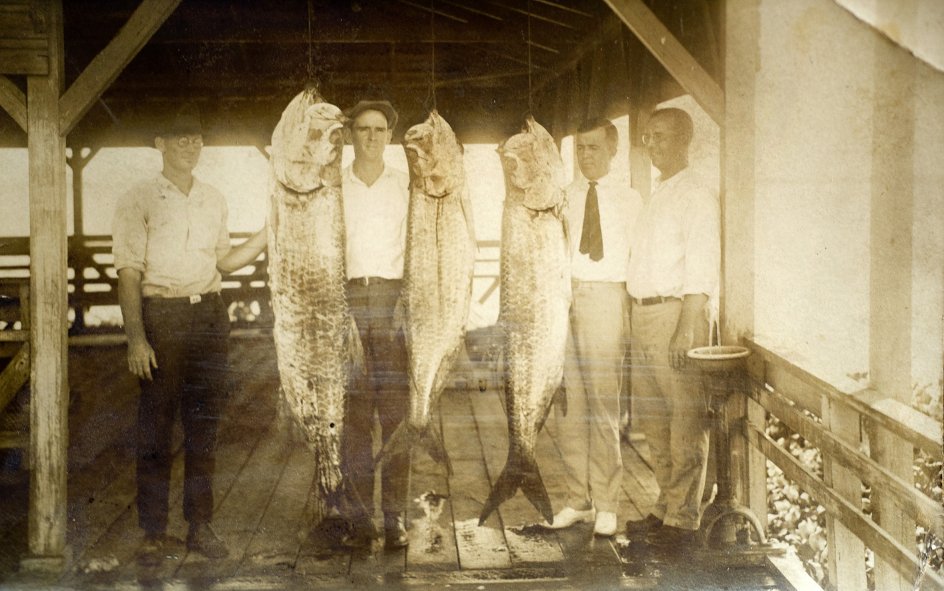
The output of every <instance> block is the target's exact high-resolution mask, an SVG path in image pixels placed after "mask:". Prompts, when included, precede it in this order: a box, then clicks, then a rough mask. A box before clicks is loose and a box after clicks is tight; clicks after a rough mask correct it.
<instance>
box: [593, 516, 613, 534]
mask: <svg viewBox="0 0 944 591" xmlns="http://www.w3.org/2000/svg"><path fill="white" fill-rule="evenodd" d="M615 533H616V513H610V512H609V511H600V512H599V513H597V520H596V523H594V524H593V535H595V536H602V537H604V538H609V537H611V536H612V535H613V534H615Z"/></svg>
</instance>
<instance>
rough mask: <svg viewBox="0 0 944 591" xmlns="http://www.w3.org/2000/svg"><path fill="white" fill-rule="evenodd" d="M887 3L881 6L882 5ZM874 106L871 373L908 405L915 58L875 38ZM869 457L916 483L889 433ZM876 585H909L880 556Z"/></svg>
mask: <svg viewBox="0 0 944 591" xmlns="http://www.w3.org/2000/svg"><path fill="white" fill-rule="evenodd" d="M880 4H882V3H880ZM875 46H876V47H875V60H874V66H873V68H874V75H875V86H874V89H875V95H874V98H873V106H872V122H873V123H872V146H873V147H872V202H871V216H870V220H871V230H870V232H871V241H870V243H869V244H870V260H871V273H870V275H869V281H870V302H871V305H870V309H871V314H870V333H869V377H870V381H871V384H870V385H871V388H872V389H874V390H877V391H878V392H880V393H881V394H882V395H883V396H884V397H888V398H893V399H896V400H898V401H900V402H903V403H905V404H908V403H910V402H911V396H912V393H911V383H912V380H911V373H912V372H911V364H912V361H911V353H912V339H911V326H912V316H911V314H912V293H911V290H912V282H913V281H914V280H913V277H912V226H913V224H914V212H913V209H914V208H913V204H914V174H915V172H914V171H915V169H914V141H915V140H914V138H915V104H914V101H915V95H914V94H913V90H910V89H913V88H914V84H915V80H916V72H915V58H914V57H913V56H912V55H911V54H909V53H908V52H907V51H905V50H903V49H901V48H900V47H897V46H895V45H893V44H890V43H888V42H886V40H885V39H883V38H879V37H878V36H877V35H876V40H875ZM869 449H870V451H871V454H872V457H873V458H874V459H875V460H876V461H877V462H879V463H880V464H881V465H882V466H884V467H886V468H888V469H889V470H890V471H891V472H893V473H895V474H896V475H898V476H900V477H901V478H902V479H904V480H905V481H906V482H911V483H913V482H914V474H913V473H912V465H913V464H914V448H913V446H912V445H911V444H909V443H908V442H906V441H903V440H902V439H900V438H898V437H895V436H894V435H892V434H891V433H889V432H888V431H887V430H885V429H882V428H880V427H876V428H874V429H872V430H871V431H870V432H869ZM883 492H884V491H881V490H878V489H877V488H873V489H872V495H873V496H872V508H873V511H874V517H875V519H876V521H877V522H878V523H879V524H880V525H881V526H882V528H883V529H885V530H886V531H887V532H888V533H889V534H890V535H891V536H892V537H894V538H895V539H896V540H898V541H899V542H901V544H902V545H903V546H904V547H905V548H908V549H909V550H911V551H915V522H914V520H913V519H909V518H908V517H907V515H906V514H904V513H903V512H902V511H900V510H899V509H898V508H897V507H896V506H895V503H894V502H893V499H891V498H890V497H889V494H888V493H886V494H883ZM875 588H876V589H883V590H884V589H889V590H893V591H898V590H900V591H905V590H906V589H912V588H913V586H912V581H911V580H910V578H909V577H903V576H901V575H900V574H899V573H898V572H897V570H896V569H895V568H894V567H893V566H892V565H891V564H889V563H888V562H886V561H884V560H881V559H880V558H876V560H875Z"/></svg>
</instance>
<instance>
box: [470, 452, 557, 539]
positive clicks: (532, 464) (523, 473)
mask: <svg viewBox="0 0 944 591" xmlns="http://www.w3.org/2000/svg"><path fill="white" fill-rule="evenodd" d="M519 488H520V489H521V491H522V492H523V493H524V496H525V497H527V499H528V500H529V501H531V504H532V505H534V508H535V509H537V510H538V512H539V513H541V516H542V517H544V519H545V520H547V522H548V523H551V522H553V521H554V511H553V510H552V509H551V500H550V498H549V497H548V495H547V488H546V487H545V486H544V480H543V479H542V478H541V472H540V471H539V470H538V464H537V462H536V461H535V459H534V456H533V455H529V454H523V453H521V452H520V451H516V450H515V448H512V449H510V450H509V452H508V461H507V462H506V463H505V469H504V470H502V473H501V475H500V476H499V477H498V480H496V481H495V485H494V486H493V487H492V492H491V493H489V495H488V499H487V500H486V501H485V506H484V507H483V508H482V513H481V514H480V515H479V525H483V524H484V523H485V520H486V519H488V517H489V515H491V514H492V513H493V512H494V511H495V509H497V508H498V506H499V505H501V504H502V503H504V502H505V501H507V500H508V499H510V498H511V497H513V496H515V493H516V492H518V489H519Z"/></svg>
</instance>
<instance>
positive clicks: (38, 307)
mask: <svg viewBox="0 0 944 591" xmlns="http://www.w3.org/2000/svg"><path fill="white" fill-rule="evenodd" d="M34 6H35V9H36V10H37V11H41V12H42V13H43V14H42V17H44V22H46V23H47V26H48V29H47V31H48V35H49V74H48V75H46V76H29V77H28V78H27V121H28V130H29V133H28V146H29V179H30V180H29V197H30V199H29V201H30V295H31V301H30V303H31V306H30V323H31V330H30V349H31V352H32V355H33V358H32V364H31V367H30V392H31V396H32V399H31V403H30V459H31V464H32V470H31V472H30V507H29V556H27V557H26V558H24V559H23V561H22V567H23V569H24V570H26V571H42V572H53V573H54V572H61V571H62V570H63V569H64V568H65V567H66V564H67V562H68V556H67V555H68V549H67V547H66V465H67V461H66V449H67V445H68V439H69V438H68V420H67V419H68V380H67V364H66V359H67V346H68V345H67V340H66V322H67V311H68V301H67V287H68V282H67V275H66V269H67V267H66V235H67V234H66V184H65V183H66V170H65V166H66V151H65V137H64V136H63V135H62V134H61V133H60V131H59V96H60V95H61V93H62V81H63V44H62V3H61V0H45V1H37V2H36V3H34Z"/></svg>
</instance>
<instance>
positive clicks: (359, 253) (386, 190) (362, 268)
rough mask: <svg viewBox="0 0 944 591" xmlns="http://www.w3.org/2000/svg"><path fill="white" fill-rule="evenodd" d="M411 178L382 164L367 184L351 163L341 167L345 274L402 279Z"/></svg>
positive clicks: (350, 277) (349, 275)
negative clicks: (345, 253)
mask: <svg viewBox="0 0 944 591" xmlns="http://www.w3.org/2000/svg"><path fill="white" fill-rule="evenodd" d="M409 185H410V177H409V175H407V174H406V173H405V172H403V171H401V170H397V169H395V168H391V167H390V166H384V170H383V172H382V173H381V174H380V176H379V177H378V178H377V180H376V181H374V184H372V185H370V186H367V184H366V183H364V181H362V180H361V179H359V178H357V175H356V174H354V171H353V170H352V169H351V167H350V166H347V167H346V168H345V169H344V173H343V179H342V187H341V188H342V191H343V199H344V226H345V230H346V233H347V258H346V263H347V277H348V279H353V278H357V277H383V278H384V279H402V278H403V253H404V251H405V250H406V216H407V212H408V210H409V202H410V190H409Z"/></svg>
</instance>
